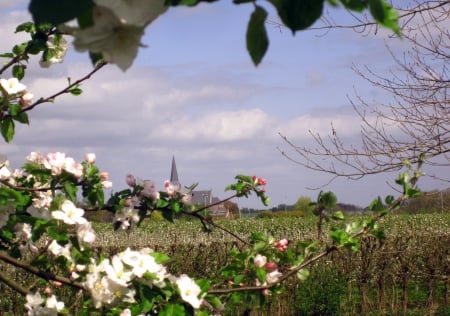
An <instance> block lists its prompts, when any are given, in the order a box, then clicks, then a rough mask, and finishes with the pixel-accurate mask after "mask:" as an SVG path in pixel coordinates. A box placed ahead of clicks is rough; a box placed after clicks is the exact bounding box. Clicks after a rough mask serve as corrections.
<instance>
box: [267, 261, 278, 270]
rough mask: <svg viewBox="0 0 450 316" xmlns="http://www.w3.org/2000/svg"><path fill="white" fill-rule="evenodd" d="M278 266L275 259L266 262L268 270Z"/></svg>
mask: <svg viewBox="0 0 450 316" xmlns="http://www.w3.org/2000/svg"><path fill="white" fill-rule="evenodd" d="M276 268H277V264H276V263H275V262H273V261H269V262H267V263H266V270H267V271H273V270H275V269H276Z"/></svg>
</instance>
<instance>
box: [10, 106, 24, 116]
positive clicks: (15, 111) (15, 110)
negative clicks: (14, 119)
mask: <svg viewBox="0 0 450 316" xmlns="http://www.w3.org/2000/svg"><path fill="white" fill-rule="evenodd" d="M20 109H21V106H20V105H19V104H10V105H9V107H8V112H9V114H10V115H11V116H16V115H17V114H19V111H20Z"/></svg>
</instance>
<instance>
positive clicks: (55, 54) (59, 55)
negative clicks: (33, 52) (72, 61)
mask: <svg viewBox="0 0 450 316" xmlns="http://www.w3.org/2000/svg"><path fill="white" fill-rule="evenodd" d="M67 48H68V46H67V41H66V40H65V38H64V37H62V36H59V37H55V36H49V38H48V41H47V53H44V54H43V55H42V58H41V60H40V61H39V65H40V66H41V67H42V68H48V67H50V66H51V65H52V64H56V63H62V62H63V60H64V56H65V54H66V52H67Z"/></svg>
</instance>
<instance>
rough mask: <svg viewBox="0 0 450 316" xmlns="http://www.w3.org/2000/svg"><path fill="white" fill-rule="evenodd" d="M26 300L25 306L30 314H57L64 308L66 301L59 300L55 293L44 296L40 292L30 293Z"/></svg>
mask: <svg viewBox="0 0 450 316" xmlns="http://www.w3.org/2000/svg"><path fill="white" fill-rule="evenodd" d="M26 300H27V303H26V304H25V308H26V309H27V310H28V315H48V316H57V315H58V313H59V312H61V311H63V309H64V302H60V301H58V300H57V298H56V296H55V295H51V296H49V297H42V296H41V294H40V293H39V292H36V293H34V294H28V295H27V296H26Z"/></svg>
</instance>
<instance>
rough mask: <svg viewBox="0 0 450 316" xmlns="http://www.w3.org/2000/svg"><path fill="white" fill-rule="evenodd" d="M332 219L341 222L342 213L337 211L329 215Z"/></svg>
mask: <svg viewBox="0 0 450 316" xmlns="http://www.w3.org/2000/svg"><path fill="white" fill-rule="evenodd" d="M331 218H332V219H335V220H339V221H342V220H344V219H345V216H344V213H342V211H337V212H335V213H333V214H332V215H331Z"/></svg>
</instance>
